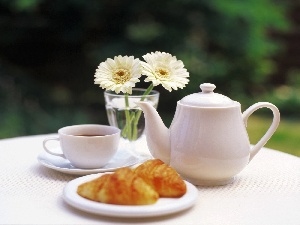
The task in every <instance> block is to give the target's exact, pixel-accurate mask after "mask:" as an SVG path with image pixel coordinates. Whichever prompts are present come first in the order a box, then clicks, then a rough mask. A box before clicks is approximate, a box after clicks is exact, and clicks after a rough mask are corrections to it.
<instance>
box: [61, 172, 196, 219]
mask: <svg viewBox="0 0 300 225" xmlns="http://www.w3.org/2000/svg"><path fill="white" fill-rule="evenodd" d="M101 175H103V174H92V175H88V176H83V177H79V178H77V179H74V180H72V181H70V182H69V183H68V184H67V185H66V186H65V188H64V190H63V198H64V200H65V201H66V202H67V203H68V204H70V205H71V206H73V207H75V208H77V209H80V210H82V211H85V212H90V213H94V214H98V215H105V216H113V217H129V218H134V217H135V218H137V217H150V216H151V217H152V216H161V215H167V214H172V213H176V212H179V211H182V210H185V209H188V208H190V207H191V206H193V205H194V204H195V202H196V200H197V198H198V189H197V188H196V187H195V186H194V185H192V184H190V183H189V182H186V181H185V183H186V186H187V192H186V194H185V195H184V196H182V197H180V198H160V199H159V200H158V201H157V202H156V203H155V204H153V205H142V206H123V205H112V204H105V203H100V202H95V201H91V200H89V199H86V198H83V197H81V196H80V195H78V194H77V187H78V186H79V185H80V184H82V183H84V182H87V181H90V180H92V179H95V178H97V177H99V176H101Z"/></svg>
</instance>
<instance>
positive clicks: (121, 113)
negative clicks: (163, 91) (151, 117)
mask: <svg viewBox="0 0 300 225" xmlns="http://www.w3.org/2000/svg"><path fill="white" fill-rule="evenodd" d="M145 91H146V89H142V88H133V89H132V94H131V95H127V96H126V94H123V93H119V94H116V93H115V92H113V91H105V92H104V98H105V108H106V113H107V117H108V122H109V124H110V125H111V126H115V127H118V128H120V129H121V131H122V132H121V137H122V139H123V145H125V146H126V148H127V149H129V150H131V151H132V152H134V153H136V151H135V142H136V141H137V140H138V139H139V138H140V137H141V136H142V135H143V133H144V128H145V119H144V116H143V115H142V114H143V113H142V111H141V109H140V108H139V107H138V105H137V104H136V102H139V101H147V102H150V103H151V104H152V105H153V107H154V108H157V105H158V101H159V92H158V91H155V90H152V91H151V92H150V93H149V94H147V95H144V93H145Z"/></svg>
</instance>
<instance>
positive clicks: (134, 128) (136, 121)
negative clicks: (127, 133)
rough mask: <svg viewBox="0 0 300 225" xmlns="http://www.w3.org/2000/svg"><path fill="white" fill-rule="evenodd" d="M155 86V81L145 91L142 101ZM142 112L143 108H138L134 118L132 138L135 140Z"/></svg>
mask: <svg viewBox="0 0 300 225" xmlns="http://www.w3.org/2000/svg"><path fill="white" fill-rule="evenodd" d="M153 87H154V86H153V83H151V84H150V85H149V87H148V88H147V90H146V91H145V93H144V94H143V96H142V97H141V101H144V100H145V98H146V96H147V95H149V93H150V92H151V91H152V89H153ZM141 114H142V110H138V111H137V114H136V116H135V118H134V121H133V130H132V139H133V140H136V139H137V135H138V130H137V127H138V122H139V119H140V117H141Z"/></svg>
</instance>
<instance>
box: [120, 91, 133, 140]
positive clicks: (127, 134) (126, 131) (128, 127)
mask: <svg viewBox="0 0 300 225" xmlns="http://www.w3.org/2000/svg"><path fill="white" fill-rule="evenodd" d="M125 117H126V124H125V127H124V129H123V132H122V133H123V134H124V135H125V137H126V138H127V139H129V140H131V138H132V137H131V122H130V121H131V118H130V117H131V116H130V112H129V100H128V94H127V93H126V94H125Z"/></svg>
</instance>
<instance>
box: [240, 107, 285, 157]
mask: <svg viewBox="0 0 300 225" xmlns="http://www.w3.org/2000/svg"><path fill="white" fill-rule="evenodd" d="M260 108H269V109H271V110H272V112H273V122H272V124H271V126H270V127H269V129H268V130H267V132H266V133H265V135H264V136H263V137H262V138H261V139H260V140H259V141H258V142H257V144H256V145H254V146H253V147H252V149H251V150H250V159H249V162H250V161H251V160H252V158H253V157H254V156H255V155H256V154H257V153H258V151H259V150H260V149H261V148H262V147H263V146H264V145H265V144H266V143H267V141H268V140H269V139H270V138H271V136H272V135H273V134H274V132H275V131H276V129H277V127H278V125H279V122H280V113H279V110H278V108H277V107H276V106H275V105H273V104H271V103H269V102H258V103H255V104H253V105H252V106H250V107H249V108H248V109H247V110H245V111H244V112H243V115H242V117H243V121H244V124H245V126H246V127H247V121H248V118H249V116H250V115H251V114H252V113H254V112H255V111H256V110H258V109H260Z"/></svg>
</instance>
